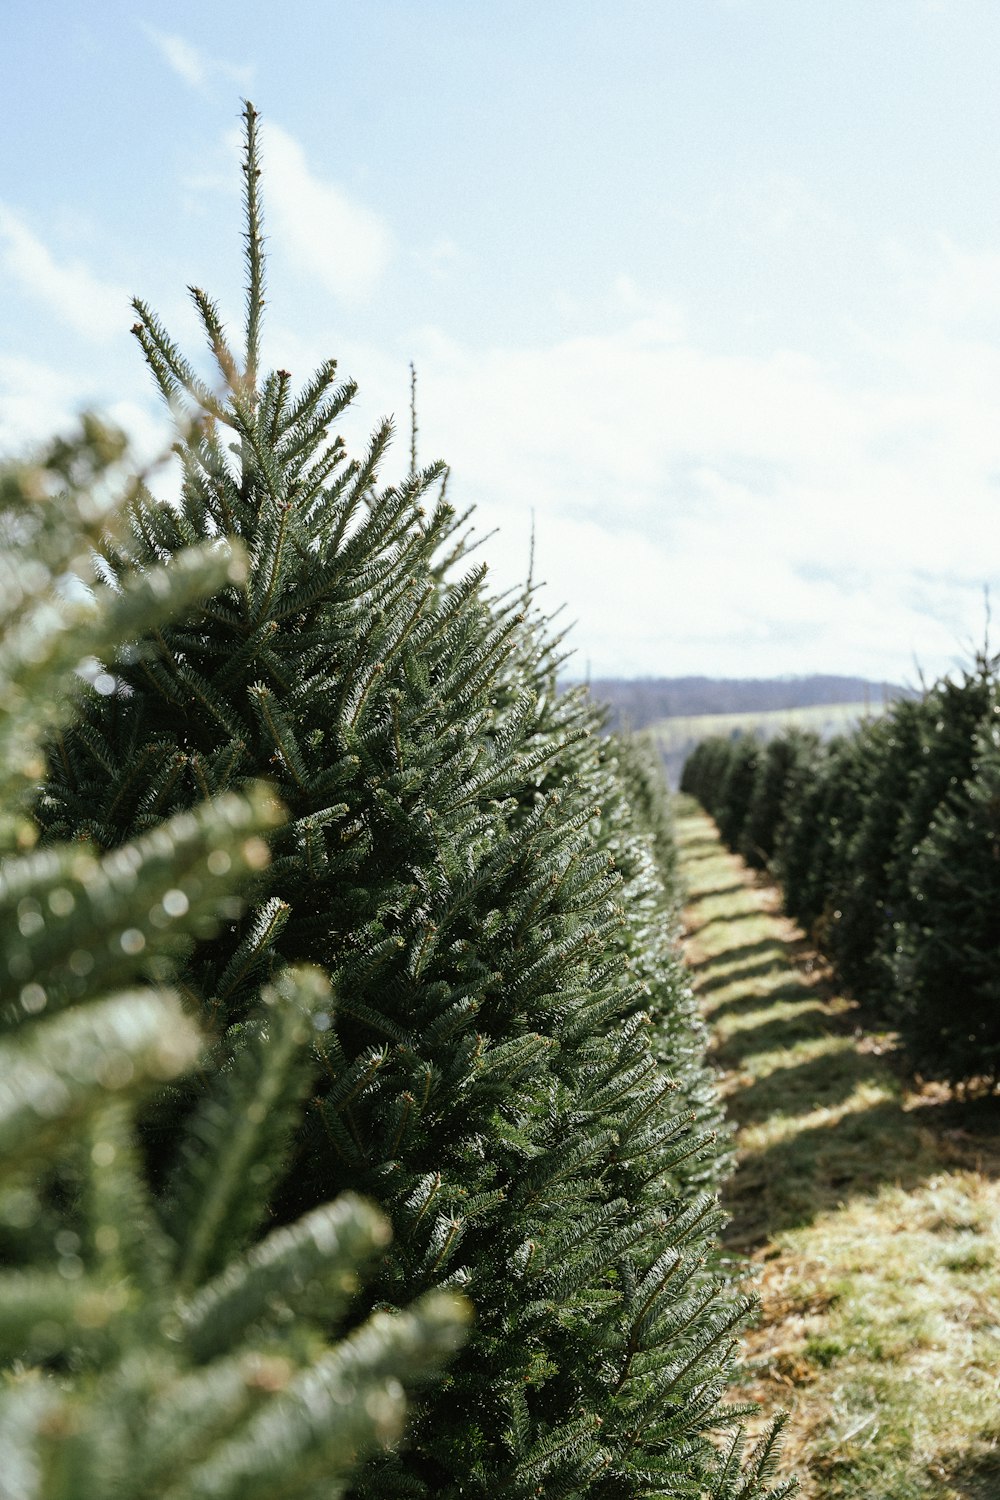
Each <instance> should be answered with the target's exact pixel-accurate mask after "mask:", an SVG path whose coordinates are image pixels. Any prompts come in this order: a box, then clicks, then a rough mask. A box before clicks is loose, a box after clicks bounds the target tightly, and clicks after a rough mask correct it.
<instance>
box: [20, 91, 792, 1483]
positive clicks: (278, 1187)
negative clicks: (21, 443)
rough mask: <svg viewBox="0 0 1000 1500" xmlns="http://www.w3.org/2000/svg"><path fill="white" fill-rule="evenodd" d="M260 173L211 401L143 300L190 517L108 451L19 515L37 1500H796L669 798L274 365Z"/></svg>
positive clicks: (198, 304)
mask: <svg viewBox="0 0 1000 1500" xmlns="http://www.w3.org/2000/svg"><path fill="white" fill-rule="evenodd" d="M243 172H244V181H245V189H244V207H245V213H246V226H245V227H246V235H245V266H246V323H245V330H244V331H245V348H244V349H243V350H240V351H237V350H234V348H233V347H232V345H231V343H230V340H229V337H228V335H227V333H226V331H225V328H224V327H223V324H222V320H221V317H220V314H219V311H218V309H217V308H216V306H215V304H214V303H213V302H211V301H210V300H209V298H208V297H206V296H205V295H204V293H202V292H201V291H199V290H197V289H193V290H192V297H193V300H194V304H195V308H196V310H197V313H198V315H199V317H200V319H201V322H202V324H203V327H204V330H205V335H206V338H207V341H208V346H209V351H210V354H211V356H212V357H213V359H214V362H215V367H216V377H215V378H216V383H215V384H210V383H209V382H208V381H207V380H205V379H203V378H202V377H201V376H199V374H198V373H197V372H196V369H195V367H194V365H193V364H192V363H191V362H190V361H189V360H188V359H187V358H186V356H185V355H184V354H182V352H181V351H180V350H179V348H178V347H177V346H176V345H175V343H174V342H173V341H172V339H171V338H170V336H169V334H168V332H167V330H166V329H165V328H164V327H163V325H162V324H161V322H160V321H159V319H158V318H157V317H156V316H155V314H154V313H153V312H152V311H150V310H149V308H147V307H146V306H145V305H144V304H142V303H137V304H136V314H137V321H136V324H135V328H134V330H133V332H134V333H135V336H136V338H137V340H138V342H139V344H140V345H141V347H142V350H143V352H144V354H145V357H146V360H147V362H148V365H149V368H150V370H151V372H152V375H153V378H154V379H155V381H156V384H157V386H158V387H159V390H160V392H161V393H162V395H163V397H164V398H165V400H166V402H167V403H168V406H169V409H170V412H171V414H172V419H173V421H174V423H175V438H176V442H175V452H176V455H177V458H178V460H179V462H180V465H181V469H182V474H183V484H182V489H181V494H180V499H179V502H178V503H177V504H175V505H172V506H162V505H159V504H157V503H156V502H155V500H154V499H153V497H152V496H151V494H150V492H149V490H148V488H147V486H146V484H145V482H142V481H139V482H137V483H136V484H134V485H133V486H131V487H130V489H129V492H128V493H127V495H126V497H125V500H124V501H123V502H122V503H121V504H120V505H118V506H117V507H113V508H110V509H109V508H108V507H107V506H106V504H105V502H104V501H103V500H102V499H101V498H100V497H101V496H102V495H104V494H106V493H107V492H108V490H109V489H110V488H112V487H113V484H114V481H115V475H116V473H117V466H118V465H119V464H120V463H121V461H122V446H121V443H120V441H119V440H118V439H117V438H116V437H115V436H114V435H113V434H111V433H109V432H108V430H107V429H106V428H105V427H103V426H101V425H100V424H99V423H98V422H96V421H93V420H91V421H89V422H88V423H87V424H85V428H84V430H83V432H82V434H81V436H80V438H79V439H78V440H76V441H69V440H65V441H61V442H58V443H56V444H55V445H53V447H52V448H51V449H50V451H49V453H48V456H47V458H46V461H45V462H44V463H43V464H35V465H20V466H14V467H10V468H8V469H7V470H6V471H5V472H4V474H3V478H2V494H0V498H2V500H3V507H2V511H0V528H2V534H0V543H2V544H3V557H2V565H3V574H2V581H3V590H2V591H0V593H2V599H3V604H2V608H0V627H2V636H0V741H2V744H3V748H4V755H3V757H2V758H0V766H2V767H3V780H2V781H0V794H2V806H0V993H2V996H3V1000H2V1005H0V1024H2V1032H3V1034H2V1036H0V1254H2V1259H3V1266H4V1269H3V1271H2V1272H0V1451H2V1452H3V1455H4V1460H3V1467H4V1477H3V1481H2V1487H3V1488H4V1493H5V1495H8V1496H10V1497H11V1500H139V1497H149V1496H157V1497H162V1500H209V1497H211V1500H256V1497H261V1500H263V1497H264V1496H270V1495H273V1494H277V1493H280V1494H281V1495H283V1496H286V1497H288V1500H318V1497H319V1496H320V1495H322V1496H323V1497H324V1500H331V1497H336V1496H337V1495H338V1494H341V1493H347V1492H349V1493H350V1494H351V1495H353V1496H356V1497H359V1500H361V1497H372V1500H374V1497H375V1496H378V1497H381V1500H419V1497H421V1496H423V1497H431V1496H433V1497H435V1500H449V1497H450V1500H457V1497H459V1496H464V1497H474V1496H480V1497H483V1500H486V1497H491V1500H499V1497H509V1500H528V1497H532V1496H538V1495H544V1496H548V1497H559V1496H563V1497H575V1496H583V1495H586V1496H588V1497H593V1500H629V1497H635V1500H638V1497H640V1496H657V1495H662V1496H667V1495H669V1496H674V1497H689V1500H696V1497H697V1500H701V1497H704V1496H709V1497H711V1500H768V1497H770V1500H778V1497H780V1496H782V1495H785V1494H787V1493H789V1491H790V1485H789V1484H788V1483H779V1484H775V1485H772V1484H771V1475H772V1473H773V1468H774V1463H775V1455H776V1449H777V1430H778V1426H779V1425H780V1424H771V1425H770V1426H769V1427H768V1428H767V1429H766V1430H765V1432H764V1433H763V1435H762V1436H761V1437H760V1438H759V1440H758V1441H757V1442H756V1443H755V1444H754V1445H753V1446H752V1447H748V1445H747V1444H746V1442H745V1438H744V1434H743V1429H742V1427H741V1422H742V1419H743V1417H744V1416H745V1415H747V1414H748V1413H749V1411H750V1410H751V1409H750V1408H748V1407H745V1406H742V1405H737V1404H733V1403H730V1402H727V1401H726V1399H725V1397H726V1393H727V1390H728V1388H729V1387H730V1385H731V1384H732V1383H733V1382H734V1380H735V1378H736V1373H737V1358H738V1345H739V1339H740V1333H741V1330H742V1329H743V1327H744V1326H745V1322H746V1319H747V1316H748V1313H749V1311H750V1309H751V1306H752V1298H749V1297H748V1296H747V1295H746V1294H745V1289H744V1288H743V1286H742V1284H741V1282H740V1279H739V1277H738V1276H734V1274H733V1272H732V1269H731V1267H730V1265H729V1263H728V1262H727V1261H726V1260H725V1259H724V1258H723V1256H722V1254H721V1251H720V1242H719V1231H720V1227H721V1224H722V1222H723V1216H722V1213H721V1210H720V1208H719V1203H718V1188H719V1185H720V1182H721V1181H722V1179H723V1177H724V1175H725V1173H726V1171H727V1170H728V1167H729V1163H730V1158H731V1151H730V1147H729V1143H728V1138H727V1134H726V1130H725V1128H724V1125H723V1120H722V1112H721V1107H720V1102H719V1099H718V1096H717V1093H716V1090H715V1086H714V1083H713V1079H712V1075H711V1072H710V1070H709V1068H708V1066H707V1064H706V1059H705V1043H706V1037H705V1032H704V1028H703V1026H702V1024H701V1022H700V1020H699V1018H698V1014H697V1011H696V1007H695V1002H694V999H693V996H692V993H691V989H690V986H689V984H688V982H687V979H686V977H685V973H684V970H683V967H682V964H681V961H680V958H679V956H678V948H677V944H676V941H675V938H676V928H677V918H676V910H677V894H676V890H675V887H674V873H673V853H672V849H671V844H670V832H669V822H668V815H667V811H666V807H665V803H664V793H663V786H662V780H661V778H660V774H659V767H658V765H657V764H656V763H655V758H653V757H651V756H650V755H649V754H648V753H647V752H646V751H644V750H643V748H642V747H641V746H640V745H638V744H637V743H635V742H625V741H623V740H620V739H608V738H605V737H603V736H602V735H600V734H599V733H597V730H598V729H599V727H600V714H599V712H598V710H596V709H595V707H594V705H593V703H592V702H591V700H590V698H589V697H588V695H587V694H586V692H584V691H583V690H578V691H571V692H568V693H559V692H557V690H556V671H557V667H558V666H559V664H560V653H559V644H558V641H557V639H555V638H554V637H553V635H552V633H551V631H550V629H549V627H548V624H547V622H546V620H545V619H544V618H543V617H542V616H541V615H540V613H539V611H538V609H537V607H536V605H535V602H534V600H533V598H532V596H531V594H530V591H528V590H525V592H524V594H523V595H522V596H520V597H509V596H508V597H504V598H500V599H497V598H495V597H494V596H493V595H492V594H491V593H490V591H489V588H488V581H487V577H486V573H485V570H484V569H483V567H482V566H479V565H473V564H472V563H470V562H469V560H468V557H467V553H466V548H465V543H464V533H463V530H462V524H463V520H464V518H463V517H460V516H456V514H455V512H454V510H453V509H452V507H451V505H450V504H449V502H448V501H447V499H446V498H445V495H444V492H443V482H444V478H445V475H444V471H443V469H442V468H441V467H440V466H432V467H430V468H420V467H418V465H417V461H416V453H415V451H414V450H415V440H414V443H413V445H412V448H411V463H410V469H409V472H408V474H407V475H406V477H405V478H404V479H403V480H402V481H401V482H400V483H398V484H386V483H385V482H384V481H383V480H382V479H381V477H380V475H381V470H382V467H383V460H384V455H385V452H386V449H387V447H388V444H389V439H390V429H389V426H388V425H385V426H383V427H382V428H381V429H379V431H378V432H377V433H376V434H375V436H374V437H373V439H372V442H371V444H370V446H369V448H368V449H367V451H365V452H363V453H362V454H361V455H359V456H357V457H353V458H352V457H349V455H348V454H347V452H346V451H345V448H344V444H343V443H342V441H341V440H340V439H339V438H338V437H337V436H336V424H337V421H338V418H339V417H340V415H341V413H342V412H343V410H344V408H345V407H346V406H347V404H348V403H349V401H350V400H351V397H352V395H353V388H352V387H351V386H349V385H343V384H339V383H338V382H337V379H336V374H335V367H334V365H333V363H332V362H330V363H328V364H326V365H324V366H323V367H322V368H321V369H320V370H319V371H318V372H317V374H316V375H315V376H313V377H312V378H311V379H310V380H308V381H307V382H306V384H305V385H304V386H303V387H302V388H301V389H299V390H295V389H294V388H293V385H292V380H291V376H290V375H289V373H288V372H287V371H285V370H277V371H275V372H273V373H271V374H264V373H263V372H262V371H261V370H260V368H259V348H260V323H261V314H262V309H263V304H264V294H263V288H264V265H263V259H262V248H261V247H262V231H261V210H260V200H259V185H258V178H259V167H258V158H257V123H256V115H255V112H254V110H253V109H252V107H251V106H249V105H248V106H247V107H246V110H245V115H244V156H243ZM67 574H76V575H77V576H79V577H82V578H84V579H85V580H87V581H88V582H89V584H90V593H89V597H88V598H87V599H86V600H82V601H81V600H79V599H78V600H76V602H73V601H72V600H69V599H67V598H66V597H65V596H64V595H63V594H60V592H59V590H58V588H57V587H56V585H57V584H58V581H59V579H61V578H63V577H64V576H65V575H67ZM81 662H84V663H86V664H87V670H86V671H85V673H84V677H83V678H81V676H80V675H79V673H78V671H77V668H78V667H79V665H80V663H81ZM46 760H47V763H48V764H47V771H46V767H45V762H46ZM407 1401H408V1402H409V1407H408V1422H407V1427H406V1435H405V1441H404V1442H403V1443H402V1444H400V1442H399V1438H400V1434H401V1431H402V1426H403V1417H404V1407H405V1406H406V1403H407Z"/></svg>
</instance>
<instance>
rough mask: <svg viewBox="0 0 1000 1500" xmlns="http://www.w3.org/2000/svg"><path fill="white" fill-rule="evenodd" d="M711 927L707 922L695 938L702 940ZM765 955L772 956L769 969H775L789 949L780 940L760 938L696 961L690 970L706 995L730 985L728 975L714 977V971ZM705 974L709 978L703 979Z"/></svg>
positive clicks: (701, 991)
mask: <svg viewBox="0 0 1000 1500" xmlns="http://www.w3.org/2000/svg"><path fill="white" fill-rule="evenodd" d="M709 925H710V924H709V923H708V922H706V923H705V924H704V926H702V927H698V928H697V929H696V930H695V934H694V935H695V937H697V938H698V939H699V940H700V939H701V935H702V933H703V932H704V931H705V928H706V927H708V926H709ZM765 953H768V954H770V959H769V967H771V968H774V967H776V966H777V964H779V963H781V962H783V961H785V960H784V956H783V955H784V954H785V953H787V949H786V948H785V947H784V945H783V944H782V942H781V939H780V938H758V940H757V942H755V943H740V944H738V945H737V946H736V947H733V948H727V949H726V950H725V951H724V952H723V953H712V954H709V956H708V957H707V958H700V959H698V960H696V961H695V962H694V963H692V964H691V965H690V968H691V971H692V973H694V974H695V975H696V976H697V988H698V991H699V993H701V994H704V992H705V990H706V989H709V988H712V989H719V988H721V986H722V985H723V984H728V983H729V975H728V974H727V975H725V976H723V975H721V974H720V975H715V976H713V975H712V974H711V972H710V971H711V970H712V969H715V968H720V967H721V966H722V965H723V964H725V965H726V967H727V968H728V967H729V965H730V964H733V965H736V964H741V963H742V962H743V961H744V960H747V959H748V960H750V961H751V962H753V961H754V960H756V959H758V958H759V959H763V957H764V954H765ZM703 974H706V975H707V978H705V979H703V978H702V977H701V976H702V975H703Z"/></svg>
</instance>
